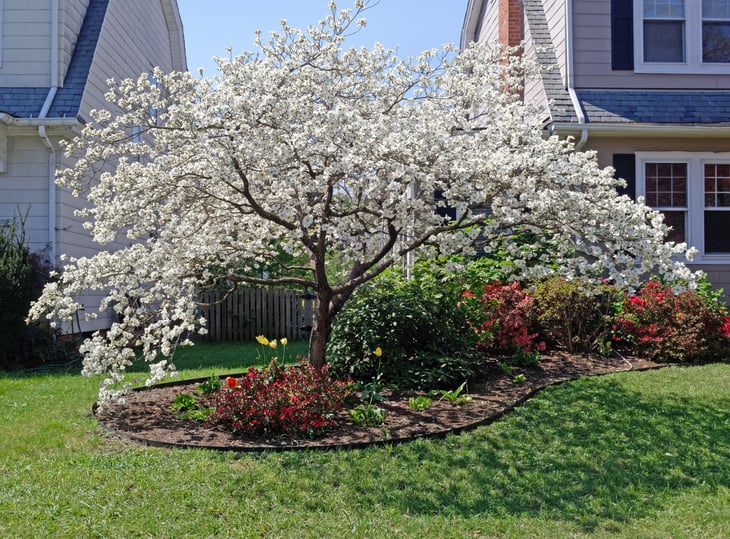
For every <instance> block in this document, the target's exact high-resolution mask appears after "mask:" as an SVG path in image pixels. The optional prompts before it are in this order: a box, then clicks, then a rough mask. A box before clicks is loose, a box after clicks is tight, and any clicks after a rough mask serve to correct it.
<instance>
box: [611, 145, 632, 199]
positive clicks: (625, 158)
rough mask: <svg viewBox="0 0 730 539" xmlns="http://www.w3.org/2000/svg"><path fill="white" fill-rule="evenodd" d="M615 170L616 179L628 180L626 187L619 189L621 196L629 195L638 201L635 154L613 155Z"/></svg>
mask: <svg viewBox="0 0 730 539" xmlns="http://www.w3.org/2000/svg"><path fill="white" fill-rule="evenodd" d="M613 168H614V169H615V170H616V177H617V178H623V179H624V180H626V187H624V188H623V189H618V194H619V195H628V196H629V197H631V198H632V199H634V200H636V157H635V156H634V154H633V153H615V154H613Z"/></svg>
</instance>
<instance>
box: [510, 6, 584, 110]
mask: <svg viewBox="0 0 730 539" xmlns="http://www.w3.org/2000/svg"><path fill="white" fill-rule="evenodd" d="M523 6H524V9H525V18H526V19H527V24H528V26H529V29H530V36H531V37H532V41H533V43H534V44H535V47H536V49H535V50H536V54H537V60H538V62H539V63H540V65H542V66H546V67H544V68H543V70H542V73H541V79H542V84H543V88H544V89H545V96H546V97H547V99H548V101H549V107H550V110H549V113H550V121H552V122H560V123H570V122H577V121H578V116H577V115H576V113H575V108H574V106H573V101H572V100H571V98H570V94H569V93H568V90H567V89H566V88H565V84H564V82H563V78H562V76H561V74H560V70H559V69H558V68H557V66H558V59H557V56H556V54H555V46H554V45H553V41H552V37H551V35H550V27H549V26H548V22H547V16H546V15H545V7H544V6H543V3H542V0H524V1H523Z"/></svg>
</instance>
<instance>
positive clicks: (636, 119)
mask: <svg viewBox="0 0 730 539" xmlns="http://www.w3.org/2000/svg"><path fill="white" fill-rule="evenodd" d="M576 94H577V95H578V100H579V102H580V104H581V107H582V108H583V111H584V112H585V116H586V121H587V122H588V123H612V124H615V123H627V124H629V123H654V124H682V125H687V124H727V123H730V91H707V90H680V91H670V90H577V91H576Z"/></svg>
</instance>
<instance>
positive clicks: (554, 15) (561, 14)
mask: <svg viewBox="0 0 730 539" xmlns="http://www.w3.org/2000/svg"><path fill="white" fill-rule="evenodd" d="M565 1H566V0H543V5H544V7H545V17H546V18H547V23H548V28H550V37H551V38H552V43H553V48H554V49H555V56H556V57H557V60H558V68H559V69H560V75H561V77H562V79H563V80H564V81H566V80H567V73H566V69H567V67H566V61H567V53H566V51H567V49H566V45H565V43H566V39H567V37H566V24H565ZM566 86H567V84H566Z"/></svg>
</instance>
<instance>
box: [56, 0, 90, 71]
mask: <svg viewBox="0 0 730 539" xmlns="http://www.w3.org/2000/svg"><path fill="white" fill-rule="evenodd" d="M88 6H89V0H60V14H59V27H60V28H59V41H60V43H59V47H60V51H59V56H60V58H59V61H60V69H59V73H58V76H59V79H60V80H59V81H58V84H63V80H64V78H65V77H66V71H67V70H68V66H69V64H70V63H71V56H72V55H73V52H74V47H75V46H76V39H77V37H78V35H79V30H80V29H81V25H82V24H83V22H84V15H85V14H86V8H87V7H88Z"/></svg>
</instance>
